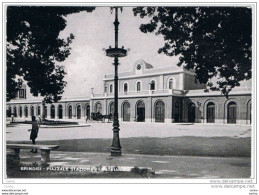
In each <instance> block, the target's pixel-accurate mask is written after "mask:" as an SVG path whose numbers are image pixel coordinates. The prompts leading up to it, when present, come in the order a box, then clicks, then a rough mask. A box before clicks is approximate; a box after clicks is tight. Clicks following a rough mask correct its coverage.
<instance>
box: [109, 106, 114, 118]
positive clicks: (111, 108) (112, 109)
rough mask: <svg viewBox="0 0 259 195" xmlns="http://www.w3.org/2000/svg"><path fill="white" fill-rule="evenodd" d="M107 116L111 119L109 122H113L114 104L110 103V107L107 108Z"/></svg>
mask: <svg viewBox="0 0 259 195" xmlns="http://www.w3.org/2000/svg"><path fill="white" fill-rule="evenodd" d="M109 114H111V115H112V117H111V120H113V119H114V118H113V117H114V102H112V103H110V106H109Z"/></svg>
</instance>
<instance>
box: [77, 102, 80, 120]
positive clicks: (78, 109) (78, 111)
mask: <svg viewBox="0 0 259 195" xmlns="http://www.w3.org/2000/svg"><path fill="white" fill-rule="evenodd" d="M76 116H77V119H81V106H80V105H78V106H77V107H76Z"/></svg>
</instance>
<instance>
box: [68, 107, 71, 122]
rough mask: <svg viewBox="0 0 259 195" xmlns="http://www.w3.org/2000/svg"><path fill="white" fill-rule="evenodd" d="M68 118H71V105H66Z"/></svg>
mask: <svg viewBox="0 0 259 195" xmlns="http://www.w3.org/2000/svg"><path fill="white" fill-rule="evenodd" d="M68 118H69V119H72V106H71V105H70V106H68Z"/></svg>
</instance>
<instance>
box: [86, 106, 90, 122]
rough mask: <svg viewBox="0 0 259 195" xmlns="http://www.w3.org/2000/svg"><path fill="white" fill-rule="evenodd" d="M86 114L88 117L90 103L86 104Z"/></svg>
mask: <svg viewBox="0 0 259 195" xmlns="http://www.w3.org/2000/svg"><path fill="white" fill-rule="evenodd" d="M86 116H87V118H88V119H90V105H87V106H86Z"/></svg>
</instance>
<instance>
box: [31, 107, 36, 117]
mask: <svg viewBox="0 0 259 195" xmlns="http://www.w3.org/2000/svg"><path fill="white" fill-rule="evenodd" d="M31 116H35V115H34V107H33V106H32V107H31Z"/></svg>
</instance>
